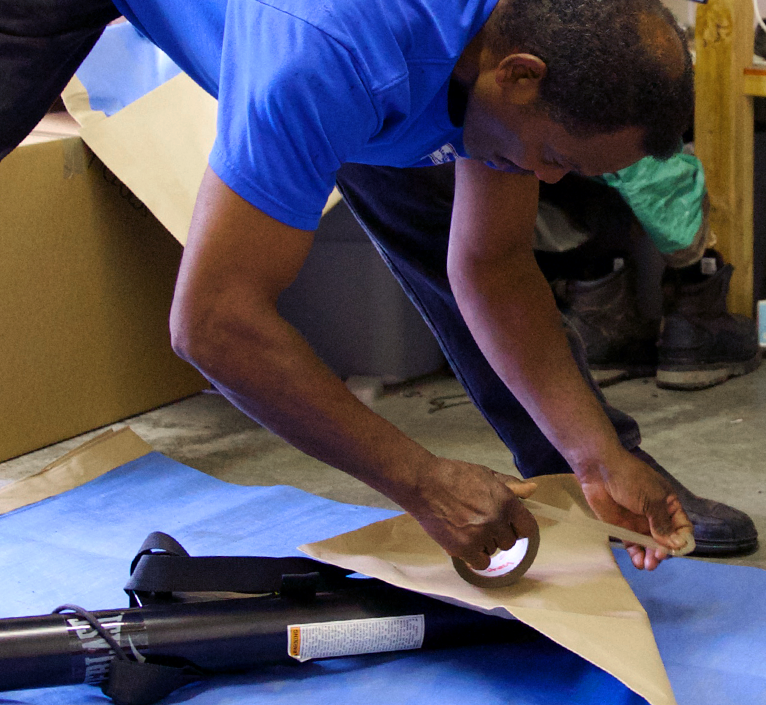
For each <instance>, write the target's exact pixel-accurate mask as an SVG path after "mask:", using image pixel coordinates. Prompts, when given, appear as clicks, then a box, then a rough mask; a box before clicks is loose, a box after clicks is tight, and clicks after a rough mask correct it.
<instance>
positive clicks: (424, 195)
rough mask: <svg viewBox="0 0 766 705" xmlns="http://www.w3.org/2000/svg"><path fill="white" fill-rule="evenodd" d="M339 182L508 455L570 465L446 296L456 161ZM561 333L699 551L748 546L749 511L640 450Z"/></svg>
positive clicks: (753, 535) (527, 470) (359, 173)
mask: <svg viewBox="0 0 766 705" xmlns="http://www.w3.org/2000/svg"><path fill="white" fill-rule="evenodd" d="M337 180H338V186H339V188H340V190H341V192H342V193H343V196H344V198H345V200H346V203H347V204H348V206H349V208H350V209H351V210H352V212H353V213H354V215H355V216H356V217H357V219H358V220H359V222H360V223H361V225H362V226H363V228H364V229H365V231H366V232H367V233H368V235H369V236H370V238H371V239H372V241H373V243H374V244H375V246H376V247H377V248H378V250H379V251H380V253H381V254H382V256H383V258H384V259H385V260H386V262H387V264H388V265H389V267H390V268H391V270H392V272H393V273H394V275H395V276H396V277H397V279H398V280H399V282H400V283H401V284H402V286H403V287H404V289H405V290H406V292H407V294H408V295H409V297H410V298H411V300H412V301H413V303H414V304H415V305H416V306H417V308H418V309H419V311H420V312H421V314H422V315H423V317H424V318H425V320H426V322H427V323H428V324H429V326H430V327H431V329H432V330H433V332H434V334H435V335H436V337H437V339H438V340H439V343H440V345H441V346H442V349H443V350H444V353H445V356H446V357H447V359H448V361H449V363H450V365H451V366H452V368H453V370H454V371H455V374H456V376H457V377H458V379H459V380H460V382H461V383H462V384H463V386H464V388H465V389H466V392H467V393H468V395H469V396H470V397H471V399H472V401H473V402H474V404H476V406H477V407H478V409H479V410H480V411H481V412H482V414H483V415H484V417H485V418H486V419H487V420H488V421H489V423H490V424H491V425H492V427H493V428H494V429H495V431H496V432H497V434H498V436H499V437H500V438H501V440H502V441H503V442H504V443H505V445H506V446H507V447H508V448H509V450H510V451H511V452H512V453H513V455H514V458H515V461H516V464H517V467H518V468H519V471H520V472H521V474H522V475H523V476H524V477H534V476H536V475H542V474H554V473H561V472H571V469H570V468H569V466H568V464H567V463H566V461H565V460H564V458H563V457H562V456H561V455H560V454H559V453H558V451H557V450H556V449H555V448H554V447H553V446H552V445H551V444H550V442H549V441H548V439H547V438H545V436H544V435H543V434H542V433H541V432H540V430H539V429H538V428H537V426H536V425H535V423H534V421H533V420H532V419H531V417H530V416H529V415H528V414H527V412H526V410H525V409H524V408H523V407H522V406H521V404H520V403H519V402H518V401H517V400H516V398H515V397H514V396H513V395H512V394H511V393H510V391H509V390H508V389H507V387H506V386H505V384H503V382H502V381H501V380H500V379H499V378H498V377H497V375H496V374H495V372H494V370H493V369H492V368H491V366H490V365H489V363H488V362H487V361H486V360H485V359H484V356H483V354H482V353H481V351H480V350H479V348H478V346H477V345H476V343H475V342H474V340H473V337H472V336H471V334H470V331H469V330H468V327H467V326H466V324H465V322H464V321H463V318H462V316H461V315H460V312H459V310H458V307H457V303H456V302H455V299H454V297H453V296H452V293H451V290H450V286H449V282H448V279H447V274H446V261H447V247H448V241H449V225H450V217H451V210H452V199H453V196H454V165H451V164H448V165H443V166H439V167H427V168H423V169H397V168H392V167H373V166H367V165H360V164H346V165H344V166H343V167H341V169H340V171H339V173H338V179H337ZM567 333H568V338H569V341H570V346H571V347H572V352H573V355H574V357H575V360H576V361H577V364H578V366H579V368H580V371H581V372H582V374H583V376H584V377H585V378H586V379H587V380H588V381H589V382H590V385H591V387H592V388H593V390H594V393H595V394H596V395H597V396H598V397H599V399H600V400H601V402H602V404H603V405H604V409H605V411H606V413H607V415H608V416H609V418H610V420H611V421H612V423H613V424H614V426H615V428H616V430H617V433H618V435H619V436H620V439H621V441H622V443H623V445H624V446H625V447H626V448H627V449H629V450H631V451H632V452H634V453H635V454H636V455H638V456H639V457H640V458H641V459H642V460H644V461H645V462H648V463H650V464H651V465H652V466H653V467H654V468H655V469H656V470H657V471H658V472H660V473H661V474H663V476H665V477H667V478H668V479H669V480H670V481H671V482H672V483H673V485H674V486H675V488H676V491H677V492H678V494H679V497H680V499H681V502H682V504H683V505H684V508H685V509H686V511H687V513H688V514H689V516H690V519H691V520H692V522H693V523H694V528H695V539H696V540H697V545H698V554H716V555H726V554H732V553H738V552H743V551H745V550H750V549H752V548H754V547H755V545H756V543H757V532H756V530H755V527H754V525H753V523H752V521H751V520H750V519H749V517H747V516H746V515H745V514H744V513H742V512H739V511H738V510H736V509H733V508H731V507H728V506H726V505H724V504H721V503H718V502H713V501H711V500H705V499H701V498H698V497H696V496H695V495H693V494H692V493H691V492H689V491H688V490H687V489H686V488H684V487H683V486H682V485H680V483H678V482H677V481H676V480H675V479H674V478H672V477H671V476H670V475H668V473H667V472H666V471H665V470H664V469H663V468H662V467H661V466H659V465H658V464H657V463H656V462H655V461H654V460H653V459H652V458H651V457H650V456H648V454H646V453H644V452H643V451H642V450H641V449H640V448H639V447H638V446H639V443H640V440H641V438H640V434H639V430H638V425H637V424H636V422H635V421H634V420H633V419H632V418H631V417H630V416H628V415H627V414H624V413H622V412H621V411H619V410H617V409H615V408H614V407H612V406H610V405H609V404H608V403H607V402H606V400H605V399H604V397H603V395H602V394H601V391H600V390H599V388H598V386H597V385H596V384H595V383H594V382H593V380H592V378H591V376H590V373H589V370H588V365H587V358H586V356H585V353H584V349H583V344H582V342H581V340H580V338H579V336H578V335H577V334H576V333H574V332H573V331H572V330H571V329H570V330H568V331H567Z"/></svg>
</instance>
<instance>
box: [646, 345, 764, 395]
mask: <svg viewBox="0 0 766 705" xmlns="http://www.w3.org/2000/svg"><path fill="white" fill-rule="evenodd" d="M760 364H761V352H760V350H759V351H758V354H757V355H755V357H753V358H751V359H750V360H745V361H743V362H733V363H732V362H722V363H719V364H715V365H667V366H665V365H659V366H658V367H657V377H656V382H657V386H658V387H660V388H661V389H680V390H689V391H693V390H697V389H707V388H708V387H715V386H716V385H717V384H721V383H723V382H725V381H726V380H727V379H731V378H732V377H741V376H742V375H746V374H748V373H750V372H753V370H755V369H756V368H757V367H758V365H760Z"/></svg>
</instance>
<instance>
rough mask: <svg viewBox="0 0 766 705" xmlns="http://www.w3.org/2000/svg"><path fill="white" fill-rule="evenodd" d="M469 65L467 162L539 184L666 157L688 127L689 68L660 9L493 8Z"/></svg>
mask: <svg viewBox="0 0 766 705" xmlns="http://www.w3.org/2000/svg"><path fill="white" fill-rule="evenodd" d="M475 66H476V67H477V72H476V74H475V75H474V76H473V77H472V80H471V81H470V83H471V85H470V87H469V102H468V109H467V112H466V120H465V136H464V139H465V146H466V149H467V150H468V152H469V154H471V156H476V157H477V158H480V159H484V160H485V161H490V162H493V163H495V165H496V166H499V167H502V166H503V165H504V163H505V162H508V161H510V162H513V163H515V164H517V165H518V166H521V167H522V168H525V169H529V170H531V171H536V172H540V173H538V175H539V176H541V178H544V179H545V180H556V178H560V176H562V175H563V174H564V173H566V171H570V170H576V171H582V172H584V173H586V174H591V173H601V172H603V171H614V170H616V169H617V168H622V167H624V166H628V165H629V164H630V163H632V162H634V161H637V160H638V159H640V158H641V157H642V156H645V155H647V154H651V155H653V156H656V157H660V158H664V157H668V156H670V154H672V153H673V152H674V151H675V150H676V149H677V146H678V143H679V140H680V137H681V135H682V133H683V132H684V130H685V129H686V128H687V127H688V125H689V123H690V119H691V113H692V109H693V101H694V98H693V83H694V81H693V73H692V65H691V58H690V56H689V52H688V50H687V48H686V45H685V42H684V40H683V36H682V33H681V30H680V29H679V27H678V26H677V24H676V22H675V20H674V19H673V16H672V15H671V14H670V12H669V11H668V10H667V9H665V7H664V6H663V5H662V4H661V2H660V0H500V2H499V4H498V6H497V7H496V8H495V10H494V12H493V13H492V15H491V17H490V19H489V21H488V22H487V24H486V25H485V28H484V30H483V32H482V39H481V50H480V56H478V57H477V58H476V61H475ZM458 78H459V77H458ZM503 142H504V143H506V144H505V145H504V146H500V143H503ZM535 150H538V151H539V153H535ZM522 152H524V153H522ZM562 162H563V163H562ZM541 164H542V167H546V166H549V167H551V168H549V169H548V171H547V172H546V169H545V168H542V167H541V166H540V165H541ZM538 167H540V168H538ZM557 168H558V171H560V172H561V173H560V174H557Z"/></svg>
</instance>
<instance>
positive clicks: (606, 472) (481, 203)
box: [448, 160, 690, 568]
mask: <svg viewBox="0 0 766 705" xmlns="http://www.w3.org/2000/svg"><path fill="white" fill-rule="evenodd" d="M537 189H538V182H537V179H536V178H535V177H534V176H524V175H513V174H506V173H504V172H500V171H497V170H495V169H491V168H489V167H487V166H485V165H484V164H481V163H480V162H476V161H471V160H459V162H458V164H457V170H456V196H455V205H454V211H453V221H452V232H451V235H450V250H449V260H448V271H449V277H450V283H451V285H452V289H453V292H454V294H455V297H456V299H457V302H458V305H459V307H460V310H461V312H462V314H463V316H464V318H465V320H466V323H467V324H468V326H469V328H470V329H471V332H472V334H473V336H474V338H475V339H476V342H477V343H478V345H479V347H480V348H481V349H482V352H483V353H484V354H485V356H486V357H487V359H488V361H489V362H490V364H491V365H492V367H493V368H494V370H495V371H496V372H497V373H498V375H499V376H500V378H501V379H502V380H503V381H504V382H505V384H506V385H507V386H508V388H509V389H510V390H511V392H512V393H513V394H514V395H515V396H516V398H517V399H518V400H519V401H520V402H521V404H522V405H523V406H524V408H525V409H526V410H527V412H528V413H529V414H530V416H532V418H533V419H534V420H535V422H536V423H537V425H538V426H539V428H540V429H541V430H542V432H543V433H544V434H545V435H546V437H547V438H548V439H549V440H550V441H551V443H552V444H553V445H554V446H555V447H556V448H557V449H558V450H559V452H560V453H561V454H562V455H563V456H564V458H565V459H566V460H567V462H568V463H569V464H570V466H571V467H572V469H573V470H574V472H575V473H576V475H577V476H578V479H579V480H580V482H581V484H582V486H583V489H584V491H585V493H586V496H587V497H588V499H589V501H590V503H591V506H593V508H594V510H595V511H596V512H597V513H598V514H599V515H600V516H601V517H602V518H603V519H605V520H608V521H611V522H613V523H618V524H622V525H625V526H628V527H629V528H633V529H635V530H637V531H641V532H644V533H647V532H648V531H649V530H651V531H652V533H653V534H654V535H655V537H656V538H658V539H660V540H664V541H665V542H666V545H668V546H672V542H668V539H667V538H666V537H667V536H668V535H669V534H671V533H673V532H674V531H678V530H680V529H684V530H686V529H687V528H690V525H689V524H688V520H687V518H686V516H685V515H684V513H683V510H681V509H680V504H678V502H677V500H675V501H674V500H673V499H672V497H669V491H668V488H667V486H665V485H664V483H663V482H662V481H661V480H660V478H659V477H658V476H657V475H656V473H654V471H653V470H651V468H649V467H648V466H647V465H645V464H644V463H642V462H640V461H638V460H637V459H636V458H635V457H634V456H633V455H632V454H630V453H628V452H627V451H625V449H624V448H623V447H622V445H621V443H620V441H619V438H618V437H617V434H616V432H615V430H614V428H613V426H612V424H611V422H610V421H609V419H608V418H607V416H606V414H605V413H604V411H603V409H602V408H601V405H600V403H599V401H598V400H597V399H596V397H595V395H594V394H593V392H592V391H591V390H590V388H589V387H588V385H587V383H586V382H585V380H584V379H583V378H582V375H581V374H580V372H579V370H578V369H577V366H576V364H575V362H574V360H573V358H572V355H571V353H570V350H569V345H568V343H567V341H566V337H565V334H564V331H563V328H562V325H561V318H560V314H559V313H558V311H557V309H556V306H555V303H554V300H553V296H552V293H551V290H550V287H549V286H548V284H547V282H546V281H545V279H544V277H543V275H542V273H541V272H540V270H539V268H538V267H537V264H536V262H535V259H534V252H533V248H532V238H533V233H534V222H535V217H536V213H537ZM669 502H670V503H672V506H669V504H668V503H669ZM631 552H632V554H633V558H634V563H635V564H636V565H638V566H639V567H643V566H644V565H646V567H649V568H652V567H654V566H655V565H656V561H657V560H658V558H661V556H656V555H654V554H647V555H646V563H645V562H644V558H645V554H644V552H643V551H642V550H641V549H640V548H638V547H632V549H631Z"/></svg>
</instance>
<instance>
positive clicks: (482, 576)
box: [452, 523, 540, 588]
mask: <svg viewBox="0 0 766 705" xmlns="http://www.w3.org/2000/svg"><path fill="white" fill-rule="evenodd" d="M539 548H540V529H539V527H538V526H537V523H535V530H534V532H533V533H532V535H531V536H522V537H519V538H518V539H517V540H516V543H515V544H514V545H513V546H512V547H511V548H509V549H508V550H507V551H500V550H498V551H495V553H494V554H493V555H492V556H490V559H489V567H487V568H486V569H485V570H477V569H476V568H472V567H471V566H469V565H468V564H467V563H466V562H465V561H464V560H462V559H460V558H455V557H454V556H453V558H452V564H453V565H454V566H455V570H456V571H457V573H458V575H459V576H460V577H461V578H463V580H465V581H466V582H468V583H471V585H476V586H477V587H482V588H500V587H508V586H509V585H513V584H514V583H515V582H516V581H517V580H518V579H519V578H520V577H521V576H522V575H524V573H526V572H527V571H528V570H529V567H530V566H531V565H532V563H533V561H534V560H535V558H536V557H537V551H538V549H539Z"/></svg>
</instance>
